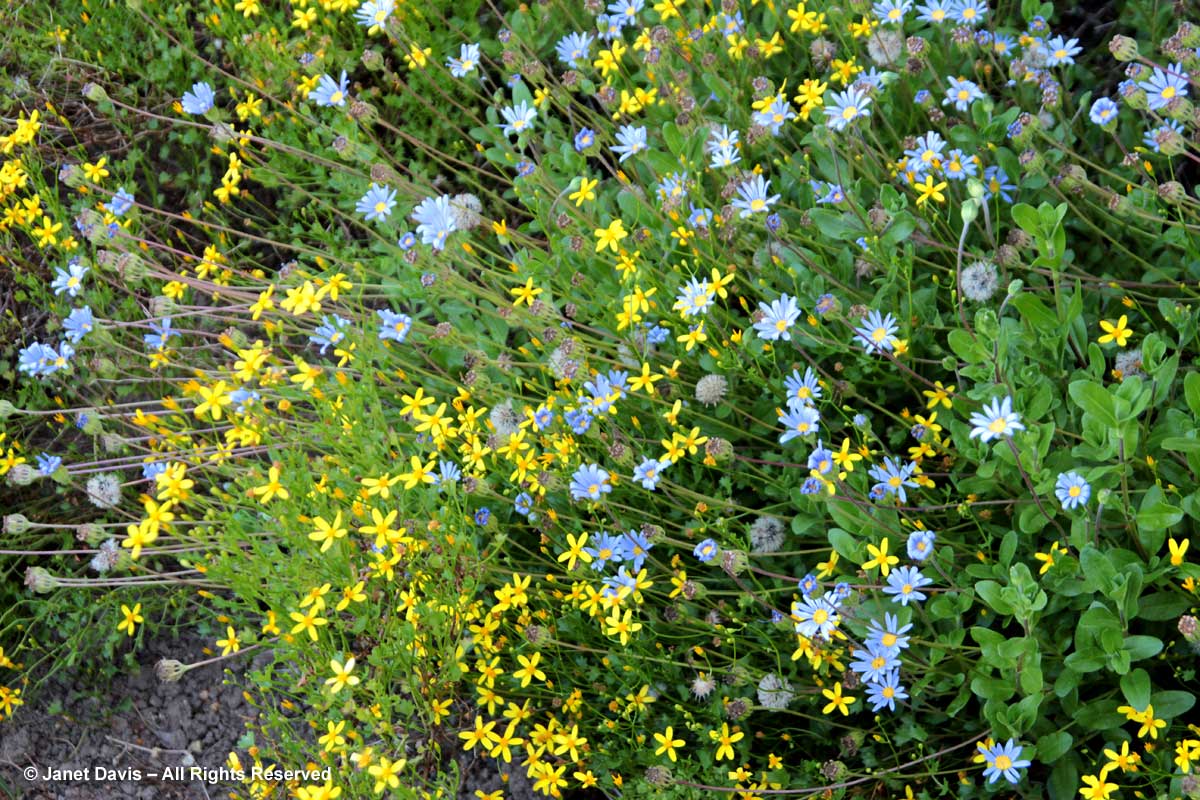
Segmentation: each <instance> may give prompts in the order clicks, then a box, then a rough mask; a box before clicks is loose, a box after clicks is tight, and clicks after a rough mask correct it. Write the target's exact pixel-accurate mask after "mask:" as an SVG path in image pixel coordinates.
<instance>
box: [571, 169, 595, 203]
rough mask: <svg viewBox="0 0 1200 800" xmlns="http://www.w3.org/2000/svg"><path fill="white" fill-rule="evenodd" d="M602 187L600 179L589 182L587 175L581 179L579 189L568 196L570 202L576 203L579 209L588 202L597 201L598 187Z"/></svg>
mask: <svg viewBox="0 0 1200 800" xmlns="http://www.w3.org/2000/svg"><path fill="white" fill-rule="evenodd" d="M599 185H600V179H599V178H596V179H594V180H590V181H589V180H588V176H587V175H581V176H580V177H579V188H578V189H577V190H575V191H574V192H572V193H571V194H569V195H567V199H568V200H574V201H575V207H576V208H579V207H580V206H582V205H583V204H584V203H585V202H586V201H588V200H595V199H596V191H595V189H596V187H597V186H599Z"/></svg>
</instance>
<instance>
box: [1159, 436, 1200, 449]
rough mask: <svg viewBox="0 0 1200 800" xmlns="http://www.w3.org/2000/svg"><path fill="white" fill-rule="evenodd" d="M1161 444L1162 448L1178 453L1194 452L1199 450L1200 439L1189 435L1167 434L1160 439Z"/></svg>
mask: <svg viewBox="0 0 1200 800" xmlns="http://www.w3.org/2000/svg"><path fill="white" fill-rule="evenodd" d="M1193 433H1194V431H1193ZM1162 446H1163V449H1164V450H1175V451H1176V452H1179V453H1196V452H1200V439H1196V438H1192V437H1190V436H1168V437H1167V438H1165V439H1163V440H1162Z"/></svg>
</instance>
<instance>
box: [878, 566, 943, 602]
mask: <svg viewBox="0 0 1200 800" xmlns="http://www.w3.org/2000/svg"><path fill="white" fill-rule="evenodd" d="M931 583H933V581H932V580H930V579H929V578H926V577H925V576H924V575H922V574H921V570H919V569H917V568H916V567H908V566H905V567H898V568H896V569H894V570H892V571H891V572H890V573H888V577H887V586H885V587H883V593H884V594H886V595H890V596H891V598H892V602H894V603H899V604H900V605H902V606H906V605H908V604H909V603H912V602H918V603H919V602H921V601H922V600H924V599H925V593H924V592H922V591H921V588H922V587H924V586H928V585H929V584H931Z"/></svg>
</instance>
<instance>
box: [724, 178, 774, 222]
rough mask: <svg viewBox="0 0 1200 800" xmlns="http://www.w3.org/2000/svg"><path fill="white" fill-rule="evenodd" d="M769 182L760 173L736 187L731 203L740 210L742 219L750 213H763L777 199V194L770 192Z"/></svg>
mask: <svg viewBox="0 0 1200 800" xmlns="http://www.w3.org/2000/svg"><path fill="white" fill-rule="evenodd" d="M770 191H771V182H770V181H769V180H765V179H764V178H763V176H762V175H754V176H753V177H751V178H750V179H749V180H747V181H744V182H742V184H741V185H739V186H738V188H737V193H738V196H737V198H736V199H734V201H733V203H732V205H733V207H734V208H736V209H739V210H740V211H741V213H740V214H738V216H739V217H742V218H743V219H744V218H746V217H749V216H751V215H752V214H765V213H766V212H767V211H769V210H770V208H771V206H772V205H774V204H775V203H776V202H777V201H778V200H779V195H777V194H774V195H773V194H770Z"/></svg>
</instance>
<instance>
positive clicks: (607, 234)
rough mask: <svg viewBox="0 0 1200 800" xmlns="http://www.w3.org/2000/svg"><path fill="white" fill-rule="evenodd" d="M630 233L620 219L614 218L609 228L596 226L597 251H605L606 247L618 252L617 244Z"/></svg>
mask: <svg viewBox="0 0 1200 800" xmlns="http://www.w3.org/2000/svg"><path fill="white" fill-rule="evenodd" d="M628 235H629V233H628V232H627V231H626V230H625V224H624V223H623V222H621V220H619V219H614V220H613V221H612V222H610V223H609V224H608V227H607V228H596V230H595V236H596V252H597V253H600V252H603V251H604V248H606V247H607V248H608V249H609V250H612V251H613V252H614V253H615V252H617V245H618V244H619V243H620V242H621V240H622V239H624V238H625V237H626V236H628Z"/></svg>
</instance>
